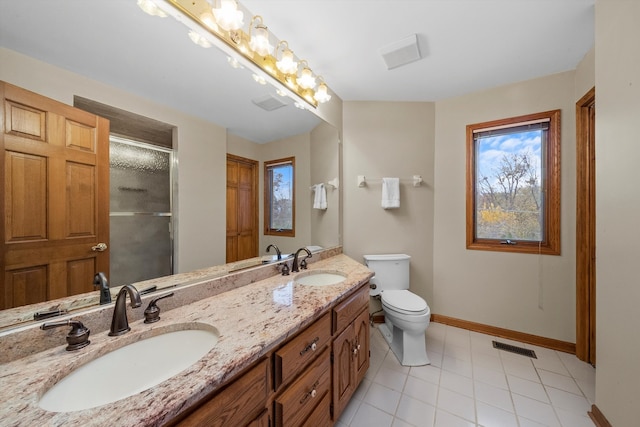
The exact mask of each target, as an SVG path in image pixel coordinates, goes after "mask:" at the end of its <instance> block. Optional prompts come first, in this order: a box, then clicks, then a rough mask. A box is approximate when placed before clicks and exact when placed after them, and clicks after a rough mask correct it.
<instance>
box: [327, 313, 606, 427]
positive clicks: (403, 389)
mask: <svg viewBox="0 0 640 427" xmlns="http://www.w3.org/2000/svg"><path fill="white" fill-rule="evenodd" d="M426 339H427V353H428V355H429V358H430V359H431V365H429V366H419V367H411V368H409V367H404V366H402V365H400V364H399V363H398V361H397V359H396V357H395V356H394V354H393V352H392V351H391V350H389V346H388V345H387V343H386V341H385V340H384V338H383V337H382V335H381V334H380V332H379V331H378V329H377V328H372V329H371V365H370V367H369V371H368V372H367V375H366V377H365V379H364V380H363V382H362V383H361V385H360V387H359V388H358V390H357V391H356V393H355V394H354V397H353V398H352V400H351V402H349V405H348V406H347V408H346V409H345V411H344V412H343V414H342V415H341V417H340V419H339V420H338V422H337V423H336V426H337V427H347V426H349V427H361V426H362V427H387V426H393V427H406V426H416V427H431V426H435V427H458V426H460V427H463V426H464V427H467V426H481V427H496V426H499V427H503V426H504V427H534V426H558V427H582V426H588V427H593V426H594V424H593V422H592V421H591V420H590V419H589V417H588V415H587V411H589V410H590V408H591V404H592V403H593V402H594V400H595V397H594V396H595V369H594V368H593V367H591V365H589V364H586V363H583V362H581V361H579V360H578V359H577V358H576V357H575V356H574V355H571V354H567V353H562V352H558V351H553V350H549V349H546V348H541V347H536V346H531V345H527V344H522V343H518V342H514V341H510V340H506V339H497V340H498V341H500V342H504V343H508V344H513V345H518V346H521V347H526V348H530V349H532V350H534V351H535V353H536V356H537V357H538V358H537V359H533V358H529V357H526V356H521V355H518V354H513V353H509V352H506V351H503V350H496V349H494V348H493V346H492V343H491V341H492V340H493V339H494V337H492V336H489V335H485V334H480V333H476V332H470V331H467V330H465V329H460V328H455V327H452V326H447V325H443V324H440V323H431V324H430V325H429V328H428V329H427V337H426Z"/></svg>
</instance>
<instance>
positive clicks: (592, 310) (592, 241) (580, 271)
mask: <svg viewBox="0 0 640 427" xmlns="http://www.w3.org/2000/svg"><path fill="white" fill-rule="evenodd" d="M595 114H596V94H595V88H594V89H591V90H590V91H589V92H587V94H585V95H584V96H583V97H582V98H581V99H580V100H579V101H578V102H577V103H576V133H577V135H576V145H577V150H576V356H577V357H578V359H580V360H583V361H585V362H588V363H591V364H592V365H595V364H596V171H595V165H596V150H595V121H596V120H595Z"/></svg>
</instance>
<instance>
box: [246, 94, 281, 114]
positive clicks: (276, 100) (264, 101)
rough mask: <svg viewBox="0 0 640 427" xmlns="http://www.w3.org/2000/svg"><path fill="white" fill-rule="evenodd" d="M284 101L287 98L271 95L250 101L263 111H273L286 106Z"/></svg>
mask: <svg viewBox="0 0 640 427" xmlns="http://www.w3.org/2000/svg"><path fill="white" fill-rule="evenodd" d="M286 99H287V98H285V97H283V96H274V95H271V94H266V95H263V96H259V97H258V98H254V99H252V100H251V102H253V103H254V104H256V105H257V106H258V107H260V108H262V109H263V110H267V111H273V110H276V109H278V108H280V107H284V106H286V105H288V104H287V101H286Z"/></svg>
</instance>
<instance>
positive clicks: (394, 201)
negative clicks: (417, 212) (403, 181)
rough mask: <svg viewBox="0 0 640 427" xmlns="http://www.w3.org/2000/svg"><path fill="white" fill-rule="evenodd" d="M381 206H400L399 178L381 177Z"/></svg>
mask: <svg viewBox="0 0 640 427" xmlns="http://www.w3.org/2000/svg"><path fill="white" fill-rule="evenodd" d="M382 207H383V209H396V208H399V207H400V178H382Z"/></svg>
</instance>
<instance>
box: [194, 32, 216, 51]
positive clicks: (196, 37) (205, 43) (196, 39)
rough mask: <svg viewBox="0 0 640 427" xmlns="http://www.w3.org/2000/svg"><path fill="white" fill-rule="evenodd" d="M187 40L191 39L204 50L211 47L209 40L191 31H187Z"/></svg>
mask: <svg viewBox="0 0 640 427" xmlns="http://www.w3.org/2000/svg"><path fill="white" fill-rule="evenodd" d="M189 38H190V39H191V41H192V42H194V43H195V44H197V45H198V46H200V47H204V48H205V49H206V48H209V47H211V43H210V42H209V40H207V39H206V38H205V37H204V36H203V35H201V34H198V33H197V32H195V31H193V30H190V31H189Z"/></svg>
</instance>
